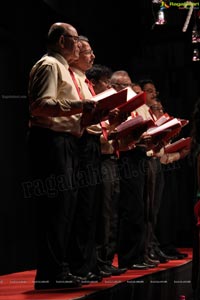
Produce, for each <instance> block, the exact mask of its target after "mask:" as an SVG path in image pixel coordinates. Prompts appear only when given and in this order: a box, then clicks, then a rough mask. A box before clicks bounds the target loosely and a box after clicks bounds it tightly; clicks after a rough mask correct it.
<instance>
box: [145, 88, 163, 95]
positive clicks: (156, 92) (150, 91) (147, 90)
mask: <svg viewBox="0 0 200 300" xmlns="http://www.w3.org/2000/svg"><path fill="white" fill-rule="evenodd" d="M143 91H144V92H146V93H148V94H156V95H159V92H158V91H156V90H152V89H146V90H145V89H144V90H143Z"/></svg>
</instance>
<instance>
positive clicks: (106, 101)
mask: <svg viewBox="0 0 200 300" xmlns="http://www.w3.org/2000/svg"><path fill="white" fill-rule="evenodd" d="M91 100H94V101H96V102H97V104H96V107H95V108H94V110H93V111H92V112H83V114H82V117H81V125H82V126H83V127H86V126H89V125H92V124H97V123H99V122H100V121H103V120H106V119H107V118H108V114H109V111H110V110H112V109H114V108H116V107H118V106H119V105H121V104H122V103H125V102H126V100H127V89H123V90H121V91H119V92H117V91H116V90H115V89H113V88H110V89H108V90H106V91H104V92H102V93H99V94H97V95H96V96H93V97H92V98H91Z"/></svg>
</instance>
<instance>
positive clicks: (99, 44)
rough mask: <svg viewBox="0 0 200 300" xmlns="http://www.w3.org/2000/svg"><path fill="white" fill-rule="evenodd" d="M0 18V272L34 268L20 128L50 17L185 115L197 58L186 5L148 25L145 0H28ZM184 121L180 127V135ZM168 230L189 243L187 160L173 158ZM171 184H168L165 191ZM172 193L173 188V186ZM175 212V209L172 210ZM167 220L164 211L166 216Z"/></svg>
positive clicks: (195, 82)
mask: <svg viewBox="0 0 200 300" xmlns="http://www.w3.org/2000/svg"><path fill="white" fill-rule="evenodd" d="M4 6H5V7H4V9H2V10H1V18H0V44H1V47H0V54H1V55H0V61H1V68H0V89H1V95H0V114H1V116H0V120H1V126H0V134H1V140H2V143H1V147H0V157H1V169H0V176H1V210H0V239H1V247H0V265H1V270H0V272H1V274H6V273H10V272H16V271H21V270H28V269H31V268H35V246H34V204H33V203H32V202H31V199H30V198H29V195H28V194H27V191H26V190H25V189H24V186H26V182H27V180H28V175H27V157H26V134H27V120H28V101H27V98H26V93H27V84H28V77H29V71H30V68H31V67H32V65H33V64H34V62H35V61H36V60H38V59H39V58H40V57H41V56H42V55H43V54H44V53H45V50H46V48H45V38H46V34H47V31H48V29H49V26H50V25H51V24H52V23H53V22H57V21H63V22H67V23H71V24H72V25H74V26H75V27H76V28H77V30H78V32H79V34H83V35H86V36H88V37H89V39H90V42H91V44H92V47H93V50H94V53H95V55H96V60H95V63H101V64H105V65H107V66H109V67H111V68H112V69H113V71H115V70H118V69H125V70H127V71H128V72H129V74H130V76H131V77H132V80H133V81H138V80H140V79H143V78H146V77H148V78H151V79H153V80H154V81H155V84H156V85H157V87H158V90H159V91H160V98H161V99H162V101H163V104H164V106H165V108H166V110H167V112H168V113H169V114H171V115H173V116H176V117H182V118H187V119H189V120H190V118H191V112H192V110H193V107H194V103H195V101H196V100H197V99H198V97H199V94H200V84H199V79H200V75H199V74H200V72H199V67H200V62H192V52H193V47H194V45H193V44H192V43H191V31H192V25H193V23H194V18H193V17H192V19H191V22H190V24H189V27H188V29H187V31H186V32H185V33H183V32H182V27H183V25H184V22H185V19H186V15H187V12H188V10H178V9H172V8H170V9H168V10H166V18H167V24H166V25H163V26H158V25H156V26H154V27H153V28H152V25H153V23H154V13H155V11H156V10H157V7H156V6H155V5H154V7H153V9H152V3H151V0H146V1H145V0H139V1H134V2H133V3H132V5H131V7H130V1H126V0H124V1H122V2H120V4H117V3H115V2H110V3H109V1H107V2H106V1H99V2H96V1H92V2H85V1H81V2H80V3H78V2H75V1H71V2H69V1H64V0H46V1H42V0H40V1H39V0H30V1H27V3H23V4H22V3H21V1H18V2H17V1H15V2H14V3H10V2H9V1H7V2H6V3H4ZM189 132H190V126H189V125H188V126H186V127H185V128H184V129H183V131H182V136H187V135H188V134H189ZM174 172H175V173H176V178H178V180H177V185H176V192H174V194H172V198H173V201H174V203H176V211H175V213H176V217H175V219H176V224H174V227H173V228H174V231H175V232H174V233H175V237H176V245H177V246H180V247H182V246H183V247H190V246H191V245H192V222H193V217H192V213H193V201H194V192H193V190H194V183H193V181H194V174H193V169H192V167H191V165H190V162H189V160H188V159H185V160H184V161H182V162H180V163H178V164H177V168H176V169H175V170H174ZM170 188H172V187H171V186H169V189H170ZM172 192H173V191H172ZM173 213H174V211H173ZM169 218H170V217H169Z"/></svg>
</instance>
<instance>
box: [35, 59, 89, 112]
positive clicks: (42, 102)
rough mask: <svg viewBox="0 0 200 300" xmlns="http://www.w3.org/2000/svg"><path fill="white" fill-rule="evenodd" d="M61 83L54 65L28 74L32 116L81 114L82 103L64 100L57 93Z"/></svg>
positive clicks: (45, 66)
mask: <svg viewBox="0 0 200 300" xmlns="http://www.w3.org/2000/svg"><path fill="white" fill-rule="evenodd" d="M62 85H63V82H62V81H61V80H59V79H58V71H57V68H56V66H54V65H42V66H40V67H39V68H38V69H37V70H34V69H33V70H32V72H31V74H30V85H29V98H30V113H31V115H32V116H40V117H43V116H50V117H60V116H70V115H73V114H77V113H81V112H82V108H83V105H82V101H81V100H72V99H66V98H64V97H63V96H62V97H58V95H59V96H60V94H62V93H59V92H60V90H61V89H62V88H63V87H62Z"/></svg>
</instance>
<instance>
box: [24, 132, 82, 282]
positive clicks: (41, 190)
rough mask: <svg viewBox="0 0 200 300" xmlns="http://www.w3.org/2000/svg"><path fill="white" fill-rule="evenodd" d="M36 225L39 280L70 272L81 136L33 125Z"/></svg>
mask: <svg viewBox="0 0 200 300" xmlns="http://www.w3.org/2000/svg"><path fill="white" fill-rule="evenodd" d="M28 148H29V162H30V170H31V175H32V180H31V181H30V182H29V186H30V188H32V189H31V194H32V197H34V199H35V203H36V210H35V217H36V226H37V249H38V255H37V274H36V279H37V280H42V279H44V280H45V279H51V278H55V277H56V276H57V275H58V274H60V273H62V272H63V271H69V264H70V262H69V249H70V247H69V244H70V240H71V233H72V224H73V221H74V216H75V211H76V205H77V172H78V138H77V137H75V136H73V135H71V134H68V133H59V132H53V131H52V130H49V129H42V128H32V129H31V130H30V133H29V137H28Z"/></svg>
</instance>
